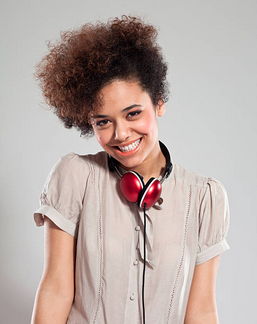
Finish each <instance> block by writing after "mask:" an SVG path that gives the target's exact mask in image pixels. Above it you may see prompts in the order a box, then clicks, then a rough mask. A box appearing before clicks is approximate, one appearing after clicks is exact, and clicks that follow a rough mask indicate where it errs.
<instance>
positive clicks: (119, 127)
mask: <svg viewBox="0 0 257 324" xmlns="http://www.w3.org/2000/svg"><path fill="white" fill-rule="evenodd" d="M130 135H131V130H130V128H129V127H128V125H127V123H126V122H121V121H118V122H116V123H115V130H114V139H115V140H116V141H120V142H123V141H125V140H126V139H128V138H129V137H130Z"/></svg>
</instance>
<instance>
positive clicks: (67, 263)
mask: <svg viewBox="0 0 257 324" xmlns="http://www.w3.org/2000/svg"><path fill="white" fill-rule="evenodd" d="M74 262H75V239H74V237H72V236H71V235H69V234H67V233H66V232H64V231H62V230H61V229H60V228H59V227H57V226H56V225H55V224H54V223H53V222H52V221H51V220H50V219H48V218H47V217H45V253H44V271H43V276H42V279H41V282H40V284H39V287H38V290H37V294H36V299H35V305H34V310H33V315H32V321H31V324H64V323H66V321H67V317H68V315H69V312H70V308H71V305H72V301H73V297H74Z"/></svg>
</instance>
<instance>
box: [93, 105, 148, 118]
mask: <svg viewBox="0 0 257 324" xmlns="http://www.w3.org/2000/svg"><path fill="white" fill-rule="evenodd" d="M135 107H142V105H139V104H133V105H131V106H128V107H126V108H124V109H122V111H121V112H122V113H124V112H126V111H129V110H131V109H133V108H135ZM107 117H108V115H96V116H94V117H93V118H94V119H96V118H107Z"/></svg>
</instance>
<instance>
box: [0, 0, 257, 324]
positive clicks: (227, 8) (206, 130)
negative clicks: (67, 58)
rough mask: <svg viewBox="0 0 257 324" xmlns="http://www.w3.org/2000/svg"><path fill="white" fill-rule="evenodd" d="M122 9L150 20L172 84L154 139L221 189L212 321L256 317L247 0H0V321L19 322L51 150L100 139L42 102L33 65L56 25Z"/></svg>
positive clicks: (255, 91)
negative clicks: (224, 203)
mask: <svg viewBox="0 0 257 324" xmlns="http://www.w3.org/2000/svg"><path fill="white" fill-rule="evenodd" d="M122 14H131V15H139V16H141V17H143V18H144V19H145V20H146V21H148V22H150V23H152V24H154V25H155V26H157V27H158V29H159V44H160V45H161V46H162V48H163V52H164V55H165V57H166V60H167V61H168V62H169V75H168V80H169V83H170V90H171V96H170V100H169V101H168V103H167V104H166V113H165V115H164V117H162V118H161V119H160V120H159V126H160V139H161V140H162V141H163V142H164V143H165V144H166V145H167V146H168V147H169V149H170V152H171V155H172V158H173V160H174V161H175V162H176V163H177V164H179V165H181V166H183V167H185V168H187V169H189V170H192V171H194V172H197V173H200V174H202V175H205V176H210V177H214V178H216V179H218V180H220V181H221V182H222V183H223V184H224V186H225V188H226V190H227V193H228V197H229V202H230V213H231V221H230V230H229V234H228V237H227V241H228V243H229V245H230V247H231V249H230V250H229V251H228V252H225V253H223V254H222V256H221V263H220V268H219V273H218V278H217V304H218V310H219V317H220V323H221V324H242V323H257V312H256V291H257V285H256V273H257V257H256V255H257V254H256V252H257V239H256V229H257V227H256V223H257V222H256V210H255V208H256V200H257V198H256V193H257V190H256V188H257V186H256V183H257V179H256V166H257V154H256V153H257V152H256V102H257V64H256V58H257V42H256V40H257V39H256V38H257V37H256V36H257V2H256V0H252V1H251V0H245V1H238V0H211V1H209V0H193V1H192V0H179V1H178V0H170V1H165V0H158V1H151V2H150V1H149V0H141V1H138V0H130V1H123V0H120V1H117V0H110V1H99V0H95V1H85V0H73V1H71V0H69V1H68V0H51V1H50V0H44V1H41V0H34V1H29V0H23V1H18V0H9V1H7V0H1V2H0V15H1V19H0V24H1V45H0V48H1V61H0V64H1V70H0V78H1V96H0V100H1V106H0V107H1V110H0V111H1V115H0V118H1V128H0V130H1V151H0V152H1V170H0V171H1V181H0V184H1V195H0V199H1V216H0V217H1V223H0V226H1V227H0V228H1V235H0V239H1V258H0V262H1V265H0V271H1V273H0V281H1V286H0V287H1V289H0V294H1V296H0V297H1V302H0V322H1V323H3V324H16V323H19V324H27V323H29V322H30V318H31V312H32V308H33V303H34V297H35V293H36V289H37V286H38V283H39V281H40V278H41V274H42V269H43V232H44V230H43V228H36V226H35V224H34V220H33V211H34V210H36V209H37V208H38V206H39V203H38V201H39V195H40V192H41V189H42V187H43V184H44V181H45V179H46V177H47V174H48V173H49V171H50V169H51V168H52V166H53V164H54V163H55V162H56V161H57V160H58V159H59V157H60V156H62V155H65V154H67V153H69V152H76V153H80V154H87V153H94V152H97V151H99V150H100V149H101V148H100V146H99V144H98V143H97V142H96V140H95V139H94V138H92V139H90V140H86V139H83V138H81V137H80V136H79V133H78V132H77V131H76V130H67V129H65V128H64V127H63V126H62V125H61V123H60V122H59V121H58V120H57V118H56V117H55V116H54V115H53V114H52V113H51V112H49V111H47V110H46V109H44V108H42V97H41V94H40V90H39V88H38V86H37V84H36V82H35V80H34V78H33V73H34V68H35V65H36V63H37V62H38V61H39V60H40V59H41V58H42V56H43V55H44V54H45V53H46V52H47V47H46V41H47V40H55V39H57V38H58V37H59V34H60V31H61V30H67V29H73V28H77V27H79V26H81V25H83V24H84V23H86V22H95V21H96V20H102V21H106V20H107V18H109V17H116V16H118V17H120V16H121V15H122Z"/></svg>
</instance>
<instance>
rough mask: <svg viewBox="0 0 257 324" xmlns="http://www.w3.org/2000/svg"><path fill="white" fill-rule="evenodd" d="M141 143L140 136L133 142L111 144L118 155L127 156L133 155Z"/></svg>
mask: <svg viewBox="0 0 257 324" xmlns="http://www.w3.org/2000/svg"><path fill="white" fill-rule="evenodd" d="M141 144H142V137H141V138H139V139H137V140H135V141H133V142H130V143H128V144H127V145H116V146H113V148H114V149H115V152H116V154H117V155H118V156H120V157H129V156H132V155H134V154H135V153H137V152H138V151H139V150H140V147H141Z"/></svg>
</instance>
